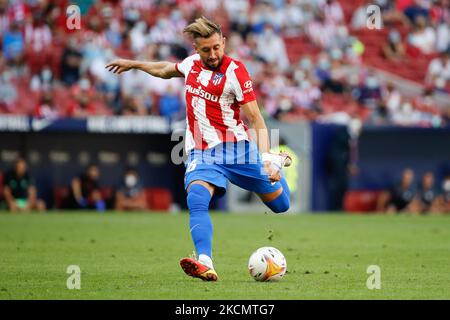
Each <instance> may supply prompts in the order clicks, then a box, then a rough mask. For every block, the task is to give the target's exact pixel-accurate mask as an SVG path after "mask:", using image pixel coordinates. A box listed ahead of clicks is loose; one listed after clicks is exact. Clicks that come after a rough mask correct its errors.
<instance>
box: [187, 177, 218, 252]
mask: <svg viewBox="0 0 450 320" xmlns="http://www.w3.org/2000/svg"><path fill="white" fill-rule="evenodd" d="M210 200H211V194H210V193H209V191H208V189H206V188H205V187H204V186H202V185H200V184H193V185H191V187H190V189H189V193H188V195H187V205H188V208H189V226H190V228H191V236H192V240H193V241H194V245H195V251H196V252H197V255H201V254H206V255H207V256H208V257H210V258H211V257H212V234H213V228H212V223H211V218H210V217H209V213H208V208H209V202H210Z"/></svg>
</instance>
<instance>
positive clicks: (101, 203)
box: [95, 200, 106, 212]
mask: <svg viewBox="0 0 450 320" xmlns="http://www.w3.org/2000/svg"><path fill="white" fill-rule="evenodd" d="M95 209H97V211H99V212H104V211H105V210H106V203H105V201H103V200H97V201H95Z"/></svg>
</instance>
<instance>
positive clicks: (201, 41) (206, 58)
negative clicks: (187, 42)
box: [194, 33, 225, 69]
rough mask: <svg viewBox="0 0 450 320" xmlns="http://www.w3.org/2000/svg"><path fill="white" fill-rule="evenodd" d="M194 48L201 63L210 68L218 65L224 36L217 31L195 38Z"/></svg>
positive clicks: (222, 52)
mask: <svg viewBox="0 0 450 320" xmlns="http://www.w3.org/2000/svg"><path fill="white" fill-rule="evenodd" d="M194 48H195V50H196V51H197V53H198V54H199V55H200V59H201V60H202V63H203V64H204V65H205V66H207V67H209V68H212V69H215V68H217V67H218V66H220V63H221V62H222V58H223V55H224V50H225V38H224V37H223V36H221V35H219V34H217V33H215V34H213V35H212V36H211V37H209V38H197V39H195V42H194Z"/></svg>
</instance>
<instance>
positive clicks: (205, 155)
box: [184, 140, 281, 197]
mask: <svg viewBox="0 0 450 320" xmlns="http://www.w3.org/2000/svg"><path fill="white" fill-rule="evenodd" d="M185 166H186V173H185V176H184V188H185V189H187V187H188V186H189V184H190V183H191V182H192V181H195V180H202V181H205V182H208V183H210V184H212V185H214V186H216V187H217V188H216V194H215V195H216V196H219V197H220V196H223V195H224V194H225V192H226V189H227V181H230V182H231V183H232V184H235V185H237V186H238V187H241V188H242V189H245V190H249V191H253V192H256V193H260V194H265V193H271V192H274V191H277V190H278V189H280V188H281V184H280V182H275V183H272V182H270V180H269V178H268V175H267V173H266V172H265V170H264V168H263V163H262V160H261V155H260V153H259V151H258V147H257V146H256V144H255V143H254V142H249V141H245V140H243V141H239V142H227V143H222V144H219V145H217V146H215V147H214V148H211V149H207V150H191V151H190V153H189V155H188V159H187V161H186V164H185Z"/></svg>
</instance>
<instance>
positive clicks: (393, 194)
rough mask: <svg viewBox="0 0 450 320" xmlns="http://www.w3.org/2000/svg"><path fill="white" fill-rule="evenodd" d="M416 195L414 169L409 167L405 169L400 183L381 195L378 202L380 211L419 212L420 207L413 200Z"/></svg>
mask: <svg viewBox="0 0 450 320" xmlns="http://www.w3.org/2000/svg"><path fill="white" fill-rule="evenodd" d="M415 196H416V190H415V188H414V171H413V170H412V169H409V168H407V169H404V170H403V172H402V176H401V180H400V183H398V184H396V185H394V186H393V187H392V189H391V190H390V191H386V192H383V193H382V194H381V195H380V198H379V201H378V204H377V207H378V211H384V212H387V213H411V212H419V209H420V208H418V206H417V204H416V203H414V202H413V199H414V197H415Z"/></svg>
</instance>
